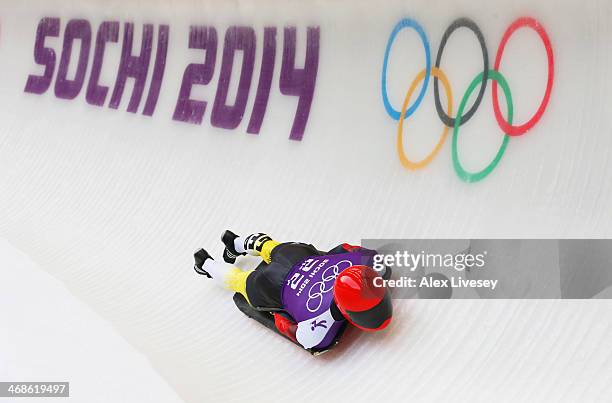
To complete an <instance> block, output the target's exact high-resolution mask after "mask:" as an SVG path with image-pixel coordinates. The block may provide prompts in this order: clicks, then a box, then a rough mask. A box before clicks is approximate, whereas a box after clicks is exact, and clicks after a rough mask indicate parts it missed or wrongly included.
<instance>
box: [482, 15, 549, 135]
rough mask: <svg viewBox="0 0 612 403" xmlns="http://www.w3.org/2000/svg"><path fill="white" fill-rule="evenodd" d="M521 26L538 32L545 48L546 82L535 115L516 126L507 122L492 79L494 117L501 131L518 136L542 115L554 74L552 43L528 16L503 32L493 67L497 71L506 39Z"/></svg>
mask: <svg viewBox="0 0 612 403" xmlns="http://www.w3.org/2000/svg"><path fill="white" fill-rule="evenodd" d="M522 27H528V28H532V29H533V30H534V31H536V32H537V33H538V35H540V38H541V39H542V42H543V43H544V47H545V48H546V57H547V59H548V81H547V83H546V92H545V93H544V99H543V100H542V103H541V104H540V106H539V108H538V110H537V111H536V113H535V115H533V117H532V118H531V119H529V120H528V121H527V123H524V124H522V125H518V126H513V125H511V124H509V123H508V122H507V121H506V120H505V119H504V117H503V116H502V113H501V110H500V108H499V99H498V98H497V82H496V81H493V109H494V110H495V118H496V119H497V123H498V124H499V126H500V127H501V129H502V131H503V132H504V133H506V134H507V135H509V136H520V135H522V134H525V133H526V132H527V131H528V130H529V129H531V128H532V127H533V126H535V124H536V123H537V122H538V121H539V120H540V119H541V118H542V115H543V114H544V111H545V110H546V107H547V106H548V101H549V100H550V93H551V91H552V85H553V80H554V76H555V61H554V57H553V51H552V45H551V44H550V39H549V38H548V34H547V33H546V31H545V30H544V28H543V27H542V26H541V25H540V23H539V22H538V21H537V20H535V19H533V18H530V17H522V18H519V19H517V20H516V21H514V22H513V23H512V25H510V26H509V27H508V29H507V30H506V32H505V33H504V36H503V37H502V40H501V42H500V43H499V48H498V49H497V55H496V56H495V65H494V67H493V69H494V70H497V71H499V65H500V63H501V58H502V55H503V53H504V48H505V47H506V43H507V42H508V39H510V37H511V36H512V34H513V33H514V31H516V30H517V29H519V28H522Z"/></svg>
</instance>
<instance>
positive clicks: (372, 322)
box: [334, 266, 393, 331]
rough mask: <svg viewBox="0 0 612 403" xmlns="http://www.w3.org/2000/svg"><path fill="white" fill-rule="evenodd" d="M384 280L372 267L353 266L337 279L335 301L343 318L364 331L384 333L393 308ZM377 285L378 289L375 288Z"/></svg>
mask: <svg viewBox="0 0 612 403" xmlns="http://www.w3.org/2000/svg"><path fill="white" fill-rule="evenodd" d="M377 277H379V278H380V277H381V276H380V274H378V273H377V272H376V271H375V270H374V269H373V268H371V267H369V266H351V267H349V268H347V269H345V270H343V271H342V272H341V273H340V274H339V275H338V278H336V282H335V285H334V300H335V301H336V305H337V306H338V309H339V310H340V312H342V315H344V317H345V318H347V319H348V321H349V322H351V323H352V324H353V325H355V326H357V327H358V328H360V329H363V330H372V331H375V330H381V329H384V328H385V327H387V325H388V324H389V322H391V317H392V315H393V305H392V304H391V296H390V294H389V291H388V290H387V289H386V288H385V287H383V286H382V281H380V282H376V283H375V281H374V279H375V278H377ZM375 284H376V285H378V287H377V286H376V285H375Z"/></svg>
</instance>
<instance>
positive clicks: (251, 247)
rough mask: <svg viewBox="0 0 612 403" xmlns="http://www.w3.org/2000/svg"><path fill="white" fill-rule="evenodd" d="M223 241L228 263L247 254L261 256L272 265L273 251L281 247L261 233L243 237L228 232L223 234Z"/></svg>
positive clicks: (224, 253)
mask: <svg viewBox="0 0 612 403" xmlns="http://www.w3.org/2000/svg"><path fill="white" fill-rule="evenodd" d="M221 240H222V241H223V243H224V244H225V250H224V251H223V259H224V260H225V261H226V262H228V263H234V262H235V261H236V257H237V256H243V255H245V254H247V253H248V254H249V255H252V256H261V257H262V259H263V260H264V261H265V262H266V263H270V261H271V259H272V257H271V254H272V250H273V249H274V248H275V247H276V246H278V245H280V243H279V242H276V241H275V240H273V239H272V238H270V236H269V235H266V234H264V233H261V232H258V233H255V234H251V235H248V236H246V237H242V236H238V235H236V234H234V233H233V232H231V231H229V230H227V231H225V233H223V236H222V237H221Z"/></svg>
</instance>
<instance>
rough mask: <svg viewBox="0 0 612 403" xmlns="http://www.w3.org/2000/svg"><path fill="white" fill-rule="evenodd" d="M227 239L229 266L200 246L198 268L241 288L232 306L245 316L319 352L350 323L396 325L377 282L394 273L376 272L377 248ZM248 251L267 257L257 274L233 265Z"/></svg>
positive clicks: (229, 236) (256, 236)
mask: <svg viewBox="0 0 612 403" xmlns="http://www.w3.org/2000/svg"><path fill="white" fill-rule="evenodd" d="M221 240H222V241H223V243H224V244H225V250H224V251H223V259H224V260H225V262H226V263H222V262H219V261H216V260H214V259H213V258H212V257H211V256H210V255H209V254H208V252H206V251H205V250H204V249H200V250H198V251H197V252H196V253H195V254H194V258H195V265H194V269H195V271H196V272H197V273H198V274H201V275H205V276H207V277H209V278H212V279H214V280H217V281H218V283H219V284H221V285H223V286H224V287H226V288H229V289H230V290H232V291H235V294H234V302H235V303H236V305H237V306H238V308H239V309H240V310H241V311H242V312H243V313H244V314H245V315H247V316H248V317H250V318H253V319H255V320H257V321H258V322H260V323H262V324H263V325H265V326H266V327H268V328H270V329H272V330H274V331H276V332H277V333H279V334H281V335H283V336H285V337H287V338H288V339H290V340H291V341H293V342H294V343H296V344H298V345H300V346H302V347H304V348H305V349H306V350H308V351H309V352H311V353H313V354H320V353H323V352H325V351H327V350H329V349H330V348H332V347H333V346H334V345H336V344H337V343H338V341H339V339H340V337H341V335H342V333H343V331H344V329H345V328H346V326H347V324H349V323H350V324H352V325H354V326H356V327H358V328H360V329H362V330H367V331H377V330H381V329H384V328H385V327H386V326H387V325H388V324H389V322H390V321H391V317H392V311H393V307H392V304H391V297H390V294H389V291H388V290H387V289H386V288H384V287H377V286H376V285H375V283H376V282H375V281H374V279H375V278H377V277H383V278H385V279H386V278H389V276H390V270H389V269H386V270H385V271H383V272H381V273H379V272H377V271H375V270H374V269H373V268H372V267H371V263H372V260H373V257H374V255H375V254H376V251H373V250H369V249H365V248H362V247H360V246H352V245H349V244H346V243H345V244H342V245H339V246H337V247H335V248H333V249H332V250H330V251H328V252H321V251H319V250H317V249H315V248H314V247H313V246H312V245H308V244H304V243H298V242H287V243H279V242H276V241H274V240H273V239H272V238H270V237H269V236H268V235H266V234H262V233H256V234H252V235H249V236H247V237H241V236H237V235H235V234H234V233H232V232H231V231H229V230H228V231H225V233H224V234H223V236H222V238H221ZM247 253H248V254H250V255H254V256H261V258H262V259H263V261H262V262H261V263H260V264H259V265H258V266H257V268H256V269H254V270H250V271H242V270H240V269H239V268H237V267H235V266H233V265H232V264H233V263H234V262H235V261H236V258H237V257H238V256H243V255H246V254H247Z"/></svg>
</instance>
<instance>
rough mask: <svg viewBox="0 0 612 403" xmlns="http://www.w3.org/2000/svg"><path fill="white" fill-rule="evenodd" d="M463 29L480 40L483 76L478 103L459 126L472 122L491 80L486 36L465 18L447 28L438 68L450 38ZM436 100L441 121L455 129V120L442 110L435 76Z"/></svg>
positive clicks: (441, 46)
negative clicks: (456, 31)
mask: <svg viewBox="0 0 612 403" xmlns="http://www.w3.org/2000/svg"><path fill="white" fill-rule="evenodd" d="M462 27H463V28H467V29H469V30H470V31H472V32H473V33H474V35H475V36H476V39H478V43H479V44H480V49H481V50H482V62H483V63H482V64H483V75H482V82H481V84H480V91H479V92H478V97H476V101H474V105H472V107H471V108H470V110H469V111H467V112H466V113H465V115H463V117H461V120H460V121H459V126H461V125H463V124H464V123H466V122H467V121H468V120H470V118H471V117H472V116H473V115H474V113H476V110H478V107H479V106H480V102H482V97H483V96H484V93H485V90H486V89H487V81H488V79H489V76H488V72H489V52H488V50H487V44H486V42H485V39H484V36H483V34H482V31H481V30H480V28H478V25H476V23H475V22H474V21H472V20H471V19H469V18H465V17H462V18H457V19H456V20H455V21H453V22H452V24H450V26H449V27H448V28H446V31H444V35H443V36H442V40H441V41H440V47H439V48H438V54H437V56H436V68H440V62H441V61H442V52H443V51H444V47H445V46H446V42H447V41H448V38H450V36H451V35H452V33H453V32H455V30H456V29H457V28H462ZM434 99H435V101H436V111H437V112H438V116H439V117H440V120H442V122H443V123H444V124H445V125H446V126H448V127H455V118H451V117H450V116H448V115H447V114H446V112H444V109H443V108H442V103H441V102H440V91H439V88H438V77H435V76H434Z"/></svg>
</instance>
